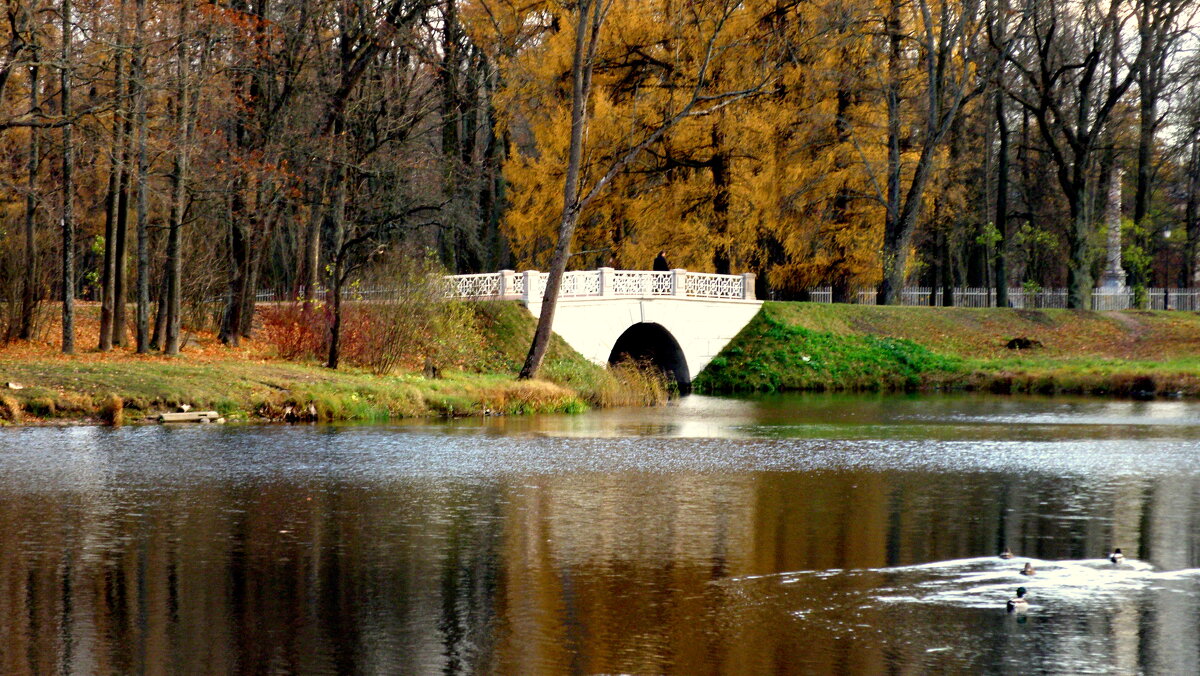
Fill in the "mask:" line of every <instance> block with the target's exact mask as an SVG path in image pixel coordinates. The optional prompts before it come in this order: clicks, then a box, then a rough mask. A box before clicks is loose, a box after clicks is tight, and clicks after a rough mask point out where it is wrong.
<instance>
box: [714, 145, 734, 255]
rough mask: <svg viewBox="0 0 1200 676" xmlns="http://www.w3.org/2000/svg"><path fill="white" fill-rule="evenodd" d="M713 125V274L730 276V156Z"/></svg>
mask: <svg viewBox="0 0 1200 676" xmlns="http://www.w3.org/2000/svg"><path fill="white" fill-rule="evenodd" d="M717 124H718V123H717V122H714V123H713V126H712V131H711V138H712V144H713V156H712V162H711V165H710V167H709V168H710V170H711V171H712V182H713V197H712V209H713V229H714V232H713V234H714V235H715V237H714V240H715V241H714V242H713V258H712V261H713V272H716V273H717V274H718V275H728V274H729V271H730V269H731V267H732V264H733V263H732V256H731V255H730V252H729V239H728V238H729V182H730V181H729V155H728V154H726V152H725V143H724V138H722V134H721V131H720V130H719V129H718V128H717Z"/></svg>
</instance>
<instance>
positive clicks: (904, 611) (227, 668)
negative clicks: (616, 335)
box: [0, 397, 1200, 674]
mask: <svg viewBox="0 0 1200 676" xmlns="http://www.w3.org/2000/svg"><path fill="white" fill-rule="evenodd" d="M989 402H991V403H989ZM1197 411H1198V409H1197V408H1196V404H1193V403H1183V402H1152V403H1137V404H1133V403H1122V402H1115V403H1114V402H1097V401H1087V400H1066V401H1064V400H1057V399H1045V400H1019V399H977V398H924V399H920V398H909V397H900V398H885V397H867V398H862V399H853V398H845V397H819V398H771V399H759V400H750V399H742V400H724V399H713V398H702V397H696V398H688V399H685V400H684V401H683V402H681V404H680V405H678V406H676V407H673V408H670V409H664V410H656V411H649V412H647V411H604V412H598V413H594V414H588V415H586V416H574V417H563V418H547V419H521V420H516V419H514V420H502V421H498V422H494V421H485V422H481V421H465V422H459V423H455V424H452V425H413V426H398V427H390V428H379V427H345V428H337V427H320V428H311V427H249V428H236V427H234V428H224V429H218V428H182V429H181V428H176V429H167V428H160V427H154V428H130V429H123V430H115V431H114V430H106V429H98V428H88V429H66V430H59V429H23V430H5V431H3V432H0V673H5V674H26V673H28V674H43V673H56V672H62V673H80V674H125V673H171V674H175V673H203V674H212V673H329V674H335V673H336V674H344V673H360V672H362V673H477V672H494V673H513V674H530V673H562V672H572V673H612V672H623V673H686V674H692V673H731V674H757V673H762V672H764V671H775V672H782V673H879V672H884V671H902V672H925V671H963V670H971V671H978V670H985V671H994V672H1017V673H1026V672H1029V671H1038V670H1046V671H1054V672H1082V671H1088V672H1100V673H1104V672H1112V673H1128V672H1131V671H1132V672H1136V671H1147V672H1154V673H1197V672H1200V632H1198V630H1197V627H1198V626H1200V575H1198V574H1197V571H1196V569H1197V568H1200V536H1198V534H1200V528H1197V526H1198V525H1200V524H1198V523H1197V520H1198V519H1200V470H1198V469H1197V467H1196V464H1195V461H1194V459H1195V454H1196V450H1197V444H1196V442H1195V439H1196V438H1197V429H1196V426H1197V423H1196V420H1197V419H1198V418H1197V416H1196V415H1195V413H1196V412H1197ZM1109 415H1111V416H1113V419H1116V420H1120V421H1123V422H1122V423H1121V424H1120V426H1117V427H1112V428H1109V427H1106V426H1104V425H1101V424H1100V423H1098V422H1097V421H1098V420H1102V419H1105V416H1109ZM812 428H816V429H817V430H825V431H827V433H824V434H820V433H817V432H815V431H814V429H812ZM1005 546H1009V547H1012V549H1013V550H1014V552H1016V553H1017V554H1018V555H1019V556H1018V558H1017V559H1013V560H1011V561H1001V560H999V559H998V558H996V557H995V556H994V555H995V553H996V552H999V551H1000V550H1001V549H1002V548H1003V547H1005ZM1113 546H1121V547H1123V548H1124V550H1125V551H1126V552H1127V553H1128V554H1129V555H1130V557H1131V561H1130V562H1129V564H1128V565H1126V566H1122V567H1114V566H1112V565H1111V564H1109V563H1108V562H1107V560H1105V559H1103V558H1102V557H1103V556H1104V555H1105V553H1106V552H1107V551H1109V550H1110V549H1111V547H1113ZM1025 560H1032V561H1034V563H1035V566H1036V567H1037V568H1038V571H1039V572H1038V575H1037V576H1036V577H1035V578H1031V579H1027V578H1023V577H1022V576H1020V575H1018V574H1017V572H1016V571H1017V570H1018V569H1019V568H1020V565H1021V564H1022V563H1023V562H1024V561H1025ZM1020 585H1026V586H1028V587H1029V588H1030V597H1031V598H1032V599H1033V608H1032V609H1031V610H1030V612H1029V613H1028V615H1027V617H1025V618H1024V619H1023V621H1020V620H1019V619H1018V618H1015V617H1013V616H1010V615H1008V614H1007V613H1005V612H1004V608H1003V605H1004V603H1003V602H1004V599H1005V598H1007V597H1008V596H1009V595H1011V593H1012V591H1013V590H1014V589H1015V588H1016V587H1017V586H1020Z"/></svg>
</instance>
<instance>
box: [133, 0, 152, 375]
mask: <svg viewBox="0 0 1200 676" xmlns="http://www.w3.org/2000/svg"><path fill="white" fill-rule="evenodd" d="M136 7H137V12H136V15H135V19H134V22H135V24H134V30H135V31H136V35H135V37H134V45H133V59H134V72H135V73H136V74H137V75H136V78H135V86H136V88H137V99H136V100H137V278H138V283H137V351H138V354H145V353H147V352H149V351H150V230H149V223H148V222H147V218H148V216H149V214H148V213H147V207H148V206H149V205H148V204H147V199H148V198H149V196H148V195H147V193H146V182H147V180H148V179H149V170H150V166H149V163H148V158H147V156H146V53H145V50H146V28H145V22H146V0H137V5H136Z"/></svg>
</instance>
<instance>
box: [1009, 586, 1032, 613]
mask: <svg viewBox="0 0 1200 676" xmlns="http://www.w3.org/2000/svg"><path fill="white" fill-rule="evenodd" d="M1025 591H1026V590H1025V588H1024V587H1019V588H1018V589H1017V595H1016V596H1015V597H1014V598H1011V599H1009V600H1008V603H1007V604H1006V607H1007V608H1008V612H1010V613H1023V612H1025V611H1026V610H1029V601H1028V600H1027V599H1026V598H1025Z"/></svg>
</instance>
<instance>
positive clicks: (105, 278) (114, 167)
mask: <svg viewBox="0 0 1200 676" xmlns="http://www.w3.org/2000/svg"><path fill="white" fill-rule="evenodd" d="M121 10H122V11H121V13H120V16H122V17H123V16H124V11H123V10H124V3H123V2H122V3H121ZM115 59H116V63H115V64H114V70H115V73H114V76H113V94H114V96H115V97H116V98H117V99H118V100H119V99H121V98H122V97H123V96H124V90H125V67H124V64H125V59H124V57H123V56H122V55H121V53H120V52H118V53H117V54H116V57H115ZM124 110H125V106H124V104H123V103H121V104H118V105H117V108H116V113H115V114H114V115H113V144H112V160H111V162H112V164H111V167H110V168H109V172H108V191H107V193H106V195H105V198H104V269H103V271H102V272H101V276H100V344H99V349H100V351H101V352H108V351H109V350H111V349H112V346H113V310H114V304H115V300H116V294H115V293H114V291H115V289H114V286H115V285H116V277H117V271H116V262H117V256H116V244H117V243H116V241H115V240H116V233H117V206H118V201H119V197H118V195H119V194H120V192H121V182H122V181H123V180H124V178H123V174H124V171H125V158H124V148H125V135H124V130H125V127H124V124H125V123H124V121H123V119H122V118H124V117H125V114H124Z"/></svg>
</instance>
